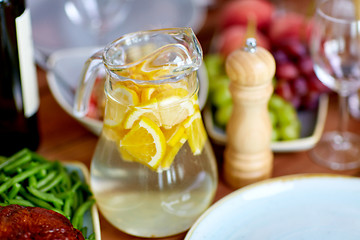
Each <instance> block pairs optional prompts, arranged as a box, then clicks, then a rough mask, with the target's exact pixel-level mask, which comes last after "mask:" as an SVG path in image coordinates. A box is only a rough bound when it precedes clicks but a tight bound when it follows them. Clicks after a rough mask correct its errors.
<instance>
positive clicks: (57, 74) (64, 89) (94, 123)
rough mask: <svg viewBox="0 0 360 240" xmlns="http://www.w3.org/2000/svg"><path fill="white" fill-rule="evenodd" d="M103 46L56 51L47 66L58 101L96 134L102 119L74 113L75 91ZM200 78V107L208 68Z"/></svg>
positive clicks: (52, 90) (204, 96) (202, 103)
mask: <svg viewBox="0 0 360 240" xmlns="http://www.w3.org/2000/svg"><path fill="white" fill-rule="evenodd" d="M99 49H101V47H97V48H94V47H89V48H76V49H66V50H60V51H56V52H54V53H53V54H51V55H50V57H49V59H48V61H47V63H46V64H47V66H48V68H49V70H48V72H47V82H48V85H49V88H50V91H51V93H52V94H53V96H54V97H55V99H56V101H57V103H58V104H59V105H60V106H61V107H62V108H63V109H64V110H65V112H67V113H68V114H69V115H71V116H72V117H74V118H75V119H76V120H78V121H79V122H80V123H81V124H83V125H84V126H85V127H86V128H87V129H89V130H90V131H91V132H92V133H94V134H95V135H98V136H99V135H100V133H101V129H102V121H99V120H96V119H93V118H89V117H84V118H76V117H75V116H74V113H73V105H74V97H75V92H76V89H77V86H78V83H79V79H80V74H81V70H82V67H83V65H84V63H85V61H86V60H87V59H88V58H89V57H90V56H91V55H92V54H93V53H95V52H96V51H97V50H99ZM197 74H198V79H199V85H200V86H199V107H200V109H203V108H204V105H205V103H206V99H207V95H208V87H209V85H208V84H209V83H208V78H207V72H206V69H205V68H204V67H203V66H202V67H200V69H199V70H198V72H197Z"/></svg>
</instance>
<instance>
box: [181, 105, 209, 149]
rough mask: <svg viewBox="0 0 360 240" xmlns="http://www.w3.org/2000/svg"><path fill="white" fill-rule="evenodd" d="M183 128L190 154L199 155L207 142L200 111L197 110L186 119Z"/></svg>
mask: <svg viewBox="0 0 360 240" xmlns="http://www.w3.org/2000/svg"><path fill="white" fill-rule="evenodd" d="M184 127H185V132H186V135H187V136H188V143H189V146H190V148H191V151H192V153H193V154H194V155H199V154H201V152H202V150H203V148H204V145H205V142H206V140H207V133H206V130H205V127H204V124H203V122H202V118H201V113H200V111H198V110H197V111H196V112H195V113H194V114H193V115H192V116H191V117H189V118H188V119H186V121H185V122H184Z"/></svg>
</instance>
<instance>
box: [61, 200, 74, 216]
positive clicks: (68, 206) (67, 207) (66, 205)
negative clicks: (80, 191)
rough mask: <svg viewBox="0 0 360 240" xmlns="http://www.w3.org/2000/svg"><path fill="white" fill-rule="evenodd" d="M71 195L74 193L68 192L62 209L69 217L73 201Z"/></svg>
mask: <svg viewBox="0 0 360 240" xmlns="http://www.w3.org/2000/svg"><path fill="white" fill-rule="evenodd" d="M73 195H74V194H70V196H69V197H67V198H66V199H65V203H64V209H63V211H64V214H65V216H66V217H68V218H69V219H70V218H71V204H72V201H73Z"/></svg>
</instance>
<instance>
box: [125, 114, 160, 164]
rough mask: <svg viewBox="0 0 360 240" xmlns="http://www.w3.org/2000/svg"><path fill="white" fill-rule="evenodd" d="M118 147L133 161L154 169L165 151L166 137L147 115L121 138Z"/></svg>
mask: <svg viewBox="0 0 360 240" xmlns="http://www.w3.org/2000/svg"><path fill="white" fill-rule="evenodd" d="M119 147H120V148H122V149H123V150H125V151H126V152H127V153H129V155H131V156H132V157H134V159H135V161H137V162H140V163H142V164H145V165H147V166H149V167H150V168H151V169H153V170H156V169H157V167H158V166H159V164H160V162H161V159H162V158H163V157H164V154H165V151H166V139H165V137H164V134H163V133H162V131H161V130H160V128H159V127H158V126H157V125H156V123H154V122H153V121H151V120H150V119H149V118H147V117H142V118H141V119H140V121H139V123H138V124H136V125H135V126H134V127H133V128H132V129H131V130H130V131H129V132H128V133H127V134H126V135H125V136H124V138H123V139H122V140H120V143H119Z"/></svg>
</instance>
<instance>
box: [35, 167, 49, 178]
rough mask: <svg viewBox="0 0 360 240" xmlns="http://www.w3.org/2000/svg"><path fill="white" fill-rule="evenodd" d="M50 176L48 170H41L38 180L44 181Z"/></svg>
mask: <svg viewBox="0 0 360 240" xmlns="http://www.w3.org/2000/svg"><path fill="white" fill-rule="evenodd" d="M47 175H48V171H47V170H46V169H43V170H41V171H40V172H38V173H37V174H36V178H37V179H43V178H45V177H46V176H47Z"/></svg>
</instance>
